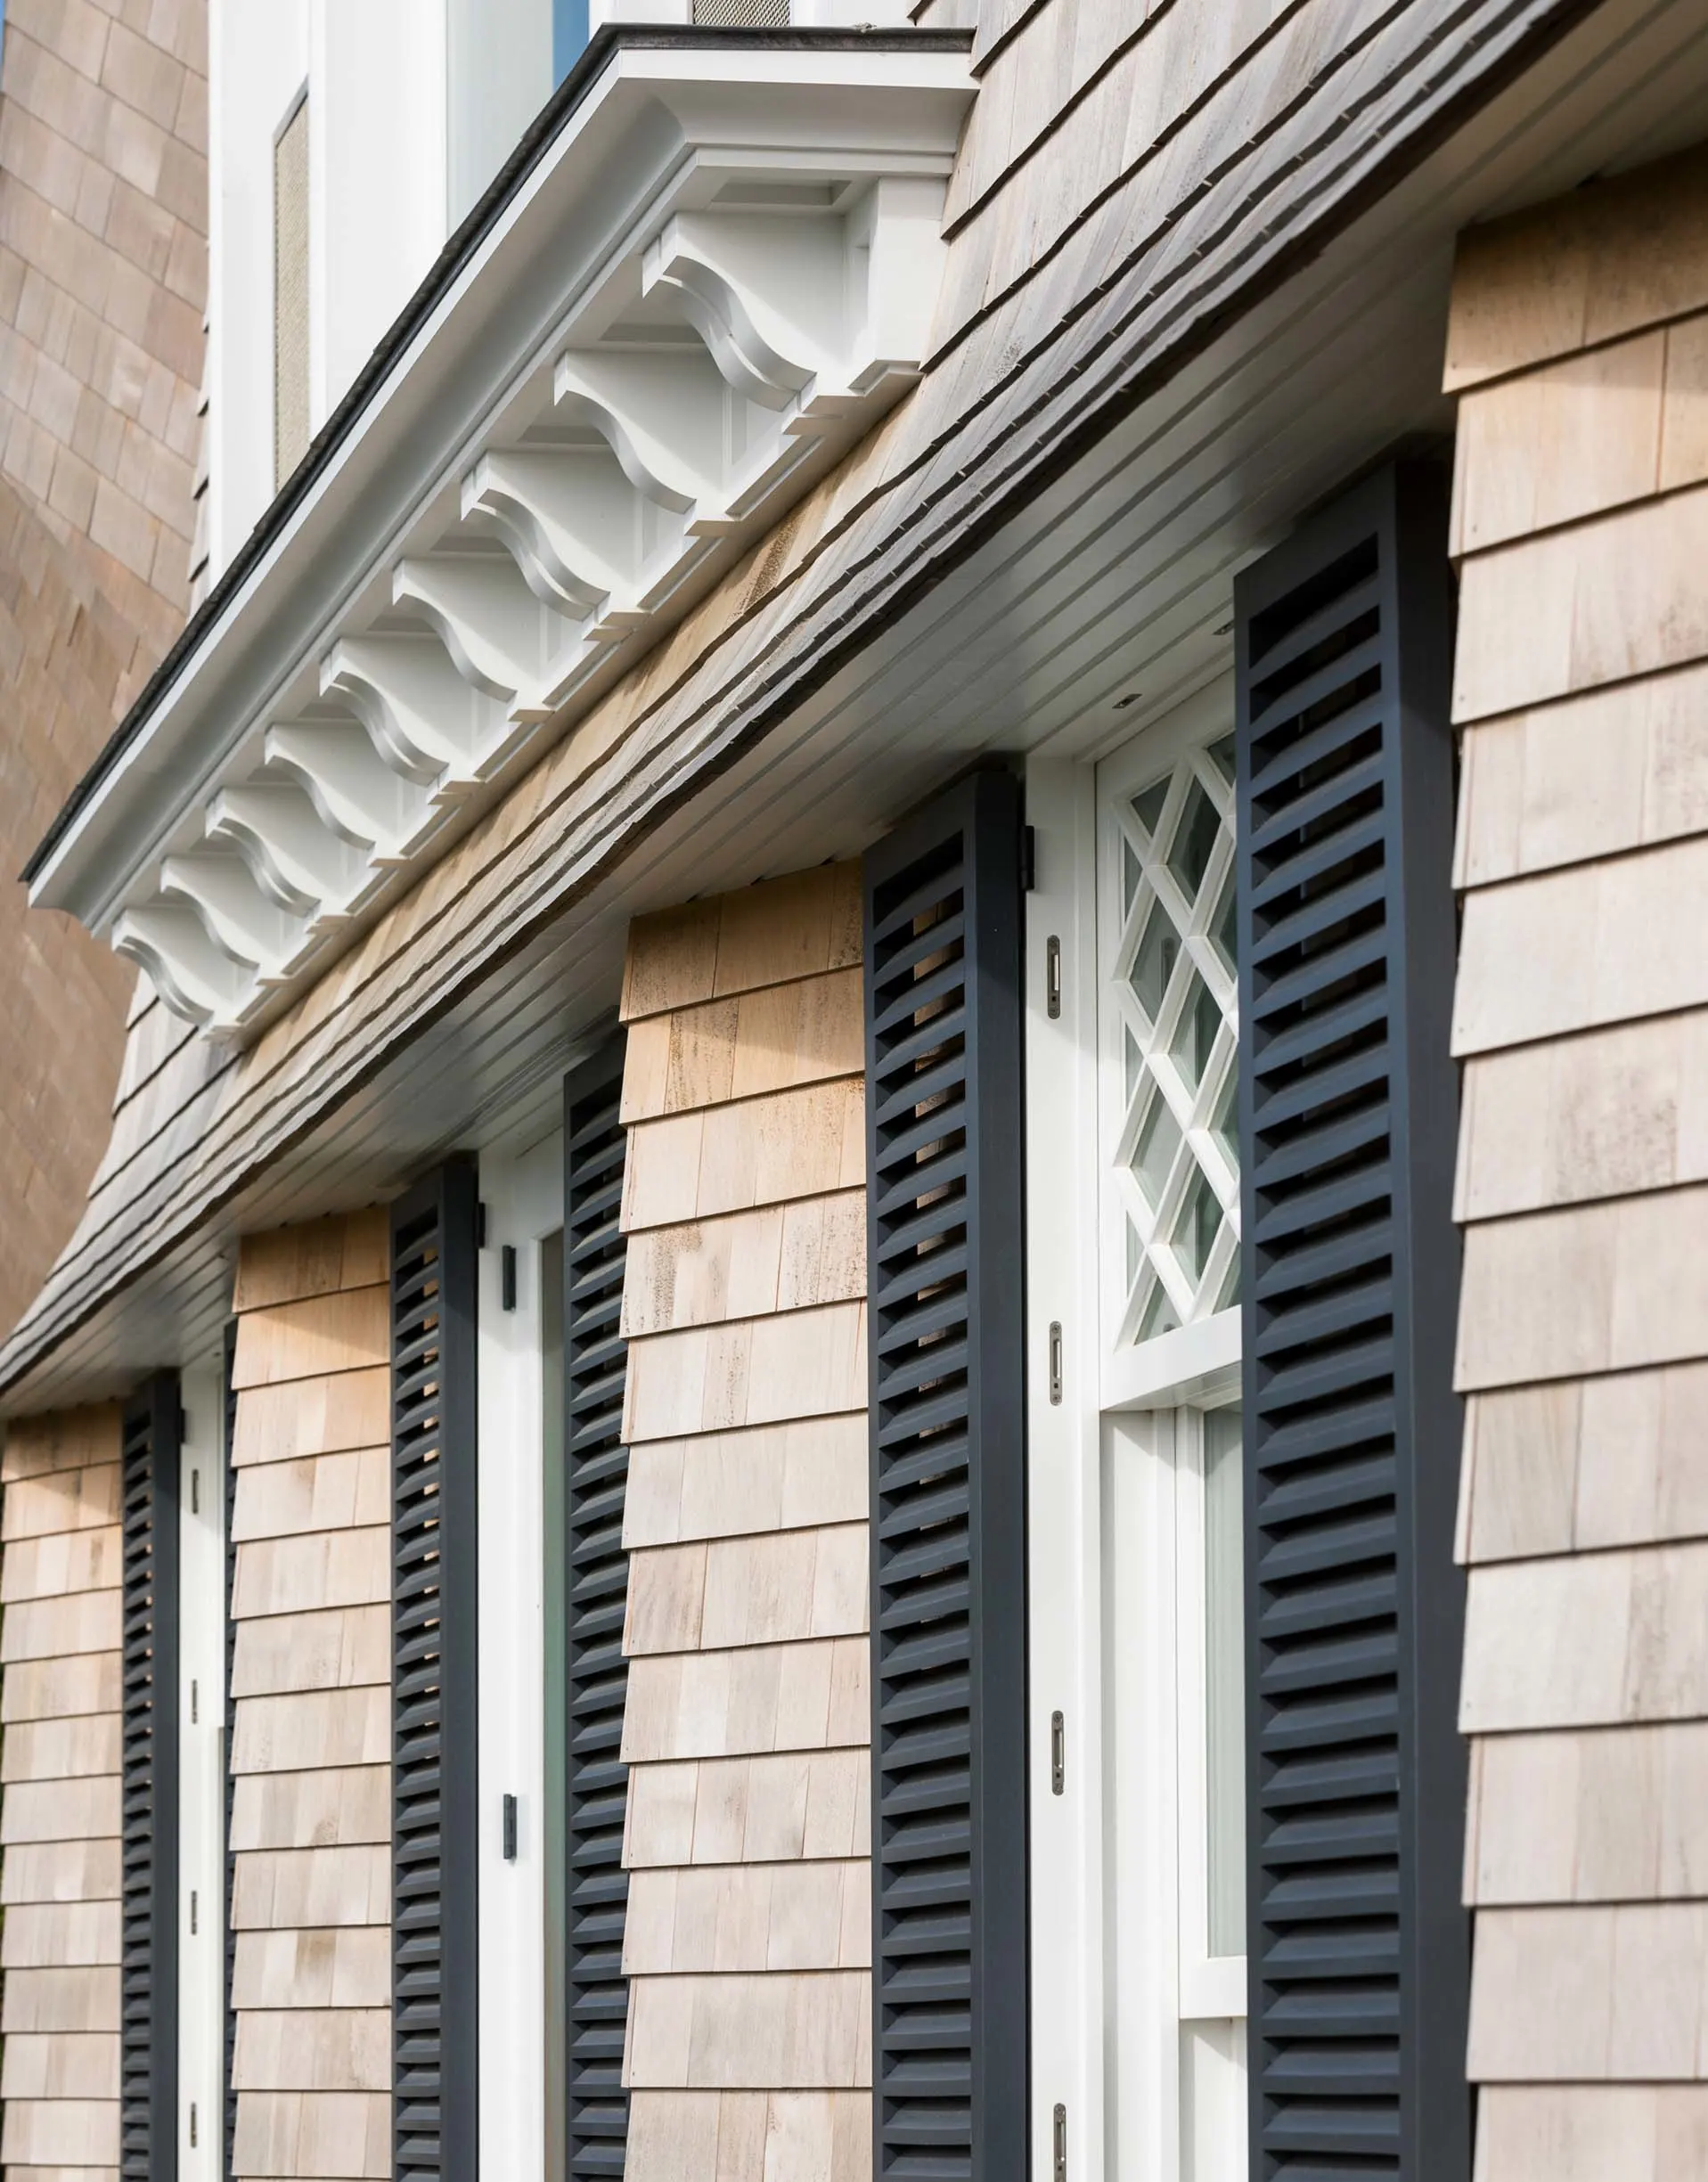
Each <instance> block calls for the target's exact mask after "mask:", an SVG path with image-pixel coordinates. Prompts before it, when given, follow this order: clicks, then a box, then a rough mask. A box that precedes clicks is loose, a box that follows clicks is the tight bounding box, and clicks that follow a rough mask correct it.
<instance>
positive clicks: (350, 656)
mask: <svg viewBox="0 0 1708 2182" xmlns="http://www.w3.org/2000/svg"><path fill="white" fill-rule="evenodd" d="M320 686H321V692H322V694H323V696H329V697H331V696H336V697H339V698H341V699H343V701H344V702H345V703H346V704H347V705H348V706H349V707H350V709H351V711H352V712H354V713H355V715H356V717H357V718H358V719H359V720H360V721H361V722H362V724H363V725H364V727H365V728H366V729H367V731H368V732H369V734H370V735H371V736H372V738H373V746H374V748H375V749H376V750H378V751H379V753H380V756H381V758H382V759H383V760H384V761H385V763H386V764H388V765H389V766H390V767H391V768H392V770H393V771H394V772H400V773H402V774H403V776H404V778H405V780H413V781H415V782H416V783H417V784H418V785H419V786H421V787H422V788H425V789H427V790H428V791H429V795H431V796H432V797H433V798H434V799H435V800H436V801H439V802H454V801H456V800H458V799H459V798H460V797H462V796H463V795H465V794H466V793H467V791H468V790H469V789H470V787H472V786H473V784H474V783H475V782H476V781H477V780H478V779H479V778H480V773H481V759H482V756H483V754H484V752H485V749H486V746H487V745H488V744H490V743H491V742H492V741H494V740H496V736H495V734H494V729H496V728H501V727H502V723H503V713H502V712H498V711H497V708H496V707H494V703H493V700H492V699H491V698H489V697H487V696H486V694H485V693H484V691H478V690H476V689H473V688H471V687H470V684H469V683H468V682H465V681H464V680H463V678H462V675H461V674H459V673H458V672H457V670H456V668H455V667H454V666H453V665H452V663H451V660H450V658H449V656H448V654H447V653H446V651H445V647H444V645H443V644H441V643H440V642H437V639H435V638H433V637H430V636H425V635H423V636H398V635H393V634H390V633H387V634H385V635H372V634H370V635H366V636H347V637H344V638H342V639H340V640H339V642H338V643H336V644H334V645H333V647H332V649H331V651H329V652H328V653H327V655H326V657H325V658H324V659H323V660H322V661H321V670H320ZM494 713H496V718H494Z"/></svg>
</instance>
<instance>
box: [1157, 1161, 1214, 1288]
mask: <svg viewBox="0 0 1708 2182" xmlns="http://www.w3.org/2000/svg"><path fill="white" fill-rule="evenodd" d="M1221 1225H1222V1205H1221V1202H1220V1200H1219V1199H1218V1198H1217V1196H1216V1193H1215V1191H1214V1189H1211V1187H1210V1185H1209V1183H1208V1182H1207V1181H1205V1175H1204V1170H1203V1168H1202V1167H1199V1166H1197V1165H1195V1166H1194V1167H1193V1169H1192V1179H1191V1181H1189V1182H1188V1184H1187V1185H1186V1197H1185V1200H1184V1201H1183V1203H1182V1204H1181V1209H1180V1212H1179V1213H1178V1214H1177V1215H1176V1216H1175V1221H1174V1232H1173V1236H1172V1237H1171V1238H1170V1239H1171V1240H1172V1242H1173V1245H1174V1253H1175V1255H1176V1256H1177V1257H1178V1258H1179V1259H1180V1261H1181V1265H1182V1266H1183V1267H1184V1268H1185V1271H1186V1275H1187V1278H1188V1279H1189V1280H1190V1281H1191V1283H1192V1285H1193V1287H1197V1284H1198V1282H1199V1281H1200V1280H1202V1279H1203V1278H1204V1269H1205V1265H1206V1264H1207V1263H1209V1259H1210V1246H1211V1245H1212V1244H1213V1243H1214V1241H1215V1238H1216V1230H1217V1229H1218V1228H1219V1227H1220V1226H1221Z"/></svg>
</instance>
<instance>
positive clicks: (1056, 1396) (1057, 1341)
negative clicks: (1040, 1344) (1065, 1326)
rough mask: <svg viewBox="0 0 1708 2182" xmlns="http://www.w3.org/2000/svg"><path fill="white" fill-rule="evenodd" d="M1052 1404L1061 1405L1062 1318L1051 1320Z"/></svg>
mask: <svg viewBox="0 0 1708 2182" xmlns="http://www.w3.org/2000/svg"><path fill="white" fill-rule="evenodd" d="M1050 1407H1051V1408H1052V1409H1059V1408H1060V1407H1061V1320H1059V1319H1051V1320H1050Z"/></svg>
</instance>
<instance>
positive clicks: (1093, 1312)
mask: <svg viewBox="0 0 1708 2182" xmlns="http://www.w3.org/2000/svg"><path fill="white" fill-rule="evenodd" d="M1026 820H1027V823H1028V824H1029V825H1030V826H1031V828H1032V829H1033V840H1034V886H1033V890H1032V892H1031V893H1030V894H1029V895H1027V897H1026V1112H1027V1128H1026V1207H1027V1213H1026V1340H1027V1343H1028V1350H1029V1353H1028V1363H1029V1367H1030V1368H1029V1369H1028V1371H1027V1374H1026V1382H1027V1389H1028V1391H1027V1397H1026V1400H1027V1420H1026V1421H1027V1434H1028V1453H1027V1463H1028V1474H1027V1501H1028V1505H1027V1516H1026V1523H1027V1540H1026V1552H1027V1562H1028V1596H1029V1602H1030V1603H1029V1610H1028V1612H1029V1627H1028V1632H1027V1643H1028V1657H1027V1678H1026V1679H1027V1706H1028V1711H1029V1715H1030V1717H1029V1720H1028V1745H1029V1751H1030V1764H1031V1768H1032V1778H1031V1781H1030V1784H1029V1794H1028V1802H1029V1810H1030V1824H1031V1835H1032V1841H1031V1863H1032V1991H1033V2006H1032V2079H1033V2080H1032V2117H1033V2118H1032V2159H1031V2168H1032V2172H1033V2175H1034V2177H1035V2178H1037V2182H1051V2178H1052V2177H1053V2175H1054V2172H1055V2163H1054V2162H1055V2146H1054V2121H1055V2109H1056V2106H1057V2104H1058V2103H1059V2104H1062V2105H1064V2106H1066V2110H1067V2112H1066V2127H1067V2166H1068V2171H1069V2173H1070V2174H1071V2175H1072V2176H1073V2177H1074V2178H1075V2182H1102V2177H1103V2174H1104V2171H1105V2165H1104V2141H1103V2124H1102V2112H1103V2098H1104V2088H1103V2072H1104V2055H1103V2048H1104V2042H1105V2021H1106V2014H1107V2011H1106V2007H1105V1998H1104V1991H1103V1944H1102V1936H1101V1935H1102V1932H1103V1924H1104V1907H1105V1905H1104V1894H1103V1852H1102V1832H1103V1800H1104V1792H1103V1733H1102V1693H1101V1688H1100V1671H1099V1655H1100V1646H1099V1624H1100V1620H1101V1614H1102V1598H1101V1591H1102V1585H1101V1571H1100V1567H1099V1550H1098V1549H1099V1530H1100V1519H1099V1490H1100V1485H1099V1474H1100V1467H1101V1465H1100V1459H1099V1446H1098V1439H1099V1432H1098V1418H1097V1373H1098V1350H1099V1312H1098V1264H1097V1198H1096V1175H1097V1066H1096V1054H1097V1035H1096V1023H1097V944H1096V942H1097V930H1096V902H1095V895H1094V894H1093V892H1092V889H1091V887H1087V886H1085V885H1084V884H1083V883H1082V878H1081V874H1082V873H1083V871H1085V870H1089V869H1090V868H1091V863H1092V860H1093V858H1094V856H1095V854H1096V844H1097V808H1096V800H1095V776H1094V774H1093V773H1092V772H1091V768H1090V767H1089V766H1083V765H1075V764H1067V763H1063V762H1061V761H1057V760H1045V759H1034V761H1032V762H1031V763H1030V764H1028V765H1027V767H1026ZM1052 939H1053V940H1054V941H1055V943H1056V944H1057V946H1058V949H1059V952H1060V989H1061V1004H1060V1013H1059V1015H1058V1017H1054V1018H1052V1017H1051V1016H1050V1011H1049V997H1048V994H1047V992H1046V981H1047V979H1048V978H1049V977H1050V942H1051V940H1052ZM1052 1325H1059V1327H1060V1328H1061V1369H1062V1399H1061V1401H1060V1402H1051V1401H1050V1328H1051V1326H1052ZM1054 1712H1061V1714H1062V1715H1063V1727H1064V1732H1065V1738H1066V1769H1065V1776H1064V1787H1063V1793H1062V1794H1060V1795H1057V1794H1055V1793H1054V1792H1053V1789H1052V1787H1051V1783H1050V1769H1051V1763H1050V1761H1051V1753H1050V1723H1051V1715H1052V1714H1053V1713H1054Z"/></svg>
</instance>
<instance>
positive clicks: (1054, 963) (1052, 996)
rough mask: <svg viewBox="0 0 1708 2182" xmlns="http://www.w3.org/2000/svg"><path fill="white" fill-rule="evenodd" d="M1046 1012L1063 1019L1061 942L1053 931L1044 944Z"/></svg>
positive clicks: (1050, 1015) (1051, 1016) (1053, 1020)
mask: <svg viewBox="0 0 1708 2182" xmlns="http://www.w3.org/2000/svg"><path fill="white" fill-rule="evenodd" d="M1044 1013H1045V1014H1046V1015H1047V1016H1048V1017H1050V1021H1051V1022H1052V1023H1059V1022H1060V1020H1061V942H1060V941H1059V940H1058V938H1057V937H1056V935H1055V934H1054V933H1053V932H1052V933H1051V934H1050V937H1049V939H1048V940H1047V941H1046V942H1045V944H1044Z"/></svg>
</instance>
